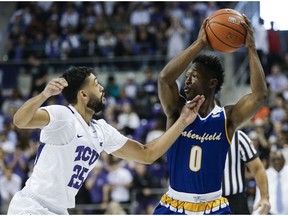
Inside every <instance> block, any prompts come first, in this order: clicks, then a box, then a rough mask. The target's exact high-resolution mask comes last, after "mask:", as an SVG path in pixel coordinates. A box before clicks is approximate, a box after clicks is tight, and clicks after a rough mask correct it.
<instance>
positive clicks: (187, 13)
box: [181, 7, 195, 47]
mask: <svg viewBox="0 0 288 216" xmlns="http://www.w3.org/2000/svg"><path fill="white" fill-rule="evenodd" d="M194 22H195V20H194V17H193V15H192V9H191V7H187V8H185V9H184V16H183V18H182V20H181V23H182V24H183V27H184V28H185V30H186V32H185V44H184V46H185V47H188V46H189V45H190V44H191V43H192V34H193V33H194V32H193V31H194V25H195V23H194Z"/></svg>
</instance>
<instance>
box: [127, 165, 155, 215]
mask: <svg viewBox="0 0 288 216" xmlns="http://www.w3.org/2000/svg"><path fill="white" fill-rule="evenodd" d="M152 187H153V176H152V174H151V173H149V172H147V167H146V165H145V164H139V163H136V167H135V173H134V175H133V189H135V190H136V203H137V208H136V212H135V213H136V214H148V212H147V209H148V208H149V206H150V205H152V206H154V207H155V206H156V204H157V198H155V195H153V193H152Z"/></svg>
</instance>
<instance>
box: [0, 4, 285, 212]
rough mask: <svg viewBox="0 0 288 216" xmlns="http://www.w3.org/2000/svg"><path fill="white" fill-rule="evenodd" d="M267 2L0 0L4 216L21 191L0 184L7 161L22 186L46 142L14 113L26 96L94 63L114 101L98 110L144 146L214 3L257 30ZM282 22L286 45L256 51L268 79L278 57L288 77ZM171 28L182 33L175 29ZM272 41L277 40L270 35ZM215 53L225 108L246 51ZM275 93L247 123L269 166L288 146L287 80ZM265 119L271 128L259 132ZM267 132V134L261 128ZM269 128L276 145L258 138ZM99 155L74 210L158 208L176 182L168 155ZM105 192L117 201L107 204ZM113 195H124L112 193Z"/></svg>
mask: <svg viewBox="0 0 288 216" xmlns="http://www.w3.org/2000/svg"><path fill="white" fill-rule="evenodd" d="M260 6H261V2H259V1H249V2H247V1H240V2H237V1H230V2H229V1H227V2H226V1H219V2H200V1H195V2H193V1H190V2H188V1H184V2H178V1H177V2H176V1H175V2H173V1H167V2H165V1H160V2H156V1H147V2H146V1H144V2H134V1H131V2H120V1H116V2H113V1H107V2H92V1H91V2H44V1H39V2H37V1H30V2H23V1H21V2H16V1H12V2H10V1H9V2H0V20H1V22H0V42H1V43H0V87H1V88H0V90H1V91H0V111H1V113H0V147H1V151H0V153H1V154H0V174H1V175H0V176H1V177H0V194H1V209H2V213H3V214H5V213H6V209H7V204H8V203H9V201H10V199H11V197H12V195H13V193H15V189H11V191H10V194H8V195H7V194H5V193H4V192H2V191H4V190H3V188H5V187H7V188H9V187H10V186H11V184H10V186H8V185H5V184H8V183H7V181H4V180H3V182H4V183H3V184H4V185H3V184H1V182H2V181H1V179H2V178H3V179H5V178H7V176H8V175H9V173H6V169H5V168H7V167H8V168H9V169H10V170H11V171H12V173H13V174H11V173H10V176H11V175H14V176H15V175H17V176H18V178H19V177H20V179H21V184H19V181H17V180H15V187H14V188H18V190H20V189H21V188H22V187H23V185H24V183H25V180H26V179H27V177H28V176H29V175H30V173H31V171H32V169H33V162H34V159H35V152H36V149H37V145H38V144H39V142H38V138H39V131H37V130H33V131H30V130H25V131H24V130H19V129H17V128H15V126H14V125H13V123H12V118H13V114H14V113H15V111H16V110H17V109H18V108H19V107H20V106H21V104H22V103H23V102H24V101H25V100H26V99H27V98H29V97H30V96H32V95H35V94H37V93H39V92H40V91H41V88H43V85H44V86H45V83H47V81H49V80H50V79H52V78H53V77H57V76H59V74H61V73H62V72H63V71H64V70H65V69H66V68H67V67H69V66H81V65H83V66H90V67H93V68H95V73H96V74H97V77H98V80H99V81H100V83H101V84H102V85H103V86H104V87H106V90H107V92H106V95H107V101H108V104H107V107H106V110H105V112H103V113H100V114H99V116H98V117H103V118H105V120H106V121H108V122H109V123H111V124H112V125H114V126H115V127H116V128H117V129H119V130H120V131H121V132H122V133H124V134H126V135H128V136H131V137H133V138H134V139H137V140H139V141H141V142H144V143H145V142H146V141H147V138H149V137H150V136H153V134H152V135H151V133H152V132H155V134H157V135H159V134H161V133H162V132H163V130H164V126H163V122H164V121H165V118H164V116H163V112H162V109H161V106H160V103H159V99H158V97H157V86H156V85H157V84H156V83H157V76H158V74H159V72H160V71H161V69H162V68H163V67H164V66H165V64H166V63H167V61H168V60H169V59H171V58H172V57H173V56H175V55H176V54H177V53H179V52H181V51H182V50H183V49H184V48H185V47H187V46H188V45H189V44H191V43H192V42H193V41H194V40H195V39H196V38H197V35H198V30H199V28H200V25H201V22H202V20H203V19H204V18H205V17H207V16H209V15H210V14H211V13H213V12H214V11H215V10H217V9H220V8H233V9H235V10H237V11H239V12H241V13H244V14H246V15H247V16H248V18H249V19H250V20H251V21H252V23H253V25H254V26H255V27H256V26H257V25H258V20H259V17H260ZM271 10H273V9H271ZM175 17H176V18H175ZM262 18H263V17H262ZM173 19H176V21H173ZM263 19H264V21H265V18H263ZM269 19H270V18H269ZM272 21H273V20H272ZM173 23H174V24H173ZM269 24H270V21H269ZM269 24H268V26H269V28H270V25H269ZM265 26H267V22H266V23H265ZM275 27H276V28H275V29H274V30H273V31H275V32H277V37H278V38H277V40H276V42H278V45H275V47H273V46H270V48H269V49H268V50H267V52H266V51H265V50H264V51H263V50H261V49H262V48H261V47H257V49H258V51H259V52H260V51H261V53H262V54H263V55H261V57H262V58H261V61H262V64H263V67H264V69H265V74H266V76H269V75H270V74H271V67H272V65H274V64H278V65H279V66H280V68H281V72H282V73H283V74H284V76H285V77H286V78H287V74H288V53H287V45H288V35H287V31H285V30H281V31H278V29H277V22H275ZM170 28H175V29H178V31H179V32H176V33H175V34H169V33H168V31H169V29H170ZM267 31H268V28H267ZM266 42H267V43H268V44H269V42H270V44H271V41H268V40H267V41H266ZM209 52H211V51H206V53H209ZM213 54H215V55H218V56H219V57H220V58H221V60H222V61H223V63H224V67H225V80H226V81H225V83H224V86H223V88H222V90H221V93H220V95H219V100H220V101H221V103H222V105H226V104H230V103H233V102H235V101H236V100H237V99H238V98H239V97H241V96H242V95H243V94H245V93H247V92H248V91H250V87H249V85H247V84H248V83H249V72H248V69H249V65H248V59H247V50H246V49H245V48H244V47H243V48H240V49H239V50H238V51H236V52H234V53H232V54H223V53H215V52H213ZM36 80H37V81H36ZM181 83H183V78H181V79H179V88H180V89H181V88H182V86H181ZM269 90H270V96H269V100H268V101H267V104H266V105H265V107H264V108H265V109H264V108H263V110H261V111H260V112H259V113H258V114H259V115H257V116H255V118H253V120H251V122H249V123H247V125H246V126H245V127H244V128H243V130H244V131H245V132H247V134H249V135H250V138H251V139H256V140H255V141H254V142H255V143H256V144H255V146H257V143H258V147H257V150H258V151H259V154H260V156H261V159H262V160H263V163H264V164H265V166H266V167H268V166H269V163H268V162H269V152H270V151H271V149H273V148H278V149H282V150H283V151H284V152H287V151H286V150H287V143H288V142H287V135H285V134H287V131H288V118H287V113H288V112H287V110H288V109H287V101H288V85H287V86H284V88H283V89H282V90H281V91H280V92H279V91H273V89H269ZM278 99H279V100H282V103H281V105H279V106H280V108H281V109H282V111H283V112H284V113H285V114H283V115H277V119H276V120H275V119H273V116H272V115H271V114H272V113H273V111H275V110H276V109H277V111H278V110H279V109H280V108H279V106H278V105H276V101H277V100H278ZM53 103H62V104H65V103H66V102H65V101H64V100H63V98H62V97H61V96H58V97H54V98H52V99H51V100H49V101H48V102H47V104H53ZM127 110H128V111H127ZM125 112H126V113H125ZM123 113H124V114H127V113H129V115H128V116H130V118H131V119H132V120H131V119H130V122H129V123H130V124H127V119H125V120H123V118H121V116H124V115H122V114H123ZM131 113H132V114H131ZM125 116H126V117H127V115H125ZM279 122H280V123H281V130H280V131H276V132H275V130H274V129H273V128H275V127H276V126H275V125H276V124H278V123H279ZM259 126H260V127H263V130H258V129H257V127H259ZM259 131H264V132H263V134H259V133H261V132H259ZM261 135H263V136H262V138H264V139H265V140H266V143H268V144H269V145H268V147H267V145H266V146H264V144H263V143H261V141H259V140H258V141H257V138H259V137H260V136H261ZM155 136H156V135H155ZM262 141H263V140H262ZM267 152H268V153H267ZM111 161H113V162H111ZM101 162H102V163H99V167H97V169H98V170H95V176H96V177H95V178H97V179H98V180H99V182H98V183H97V184H95V185H94V184H92V186H91V184H86V183H85V184H84V186H83V187H82V189H81V190H80V192H79V194H78V195H77V205H76V208H75V209H71V211H70V213H71V214H98V213H101V214H102V213H105V214H151V212H152V210H153V208H154V207H155V205H156V204H157V202H158V201H159V197H160V196H161V195H162V193H164V192H165V191H166V187H167V183H168V179H167V167H166V163H165V155H164V156H163V157H162V158H161V159H160V160H159V161H157V162H156V163H155V164H153V165H149V166H142V165H139V164H136V163H130V162H126V161H122V160H117V161H116V163H115V160H114V158H111V156H108V155H103V156H102V158H101ZM114 164H116V165H115V167H114ZM9 169H8V170H9ZM117 169H119V170H120V171H119V173H121V174H119V176H118V180H119V182H118V183H119V184H121V185H120V186H119V185H118V186H115V185H113V183H112V182H109V177H108V176H109V172H112V171H115V170H117ZM123 170H124V171H123ZM99 173H100V174H99ZM125 173H126V174H125ZM110 174H111V173H110ZM17 176H16V177H15V178H16V179H17ZM89 179H90V180H91V179H93V176H92V177H89ZM94 180H95V179H94ZM16 184H18V186H17V185H16ZM246 186H247V195H248V197H249V207H250V208H251V209H252V205H253V201H254V196H255V181H254V179H253V178H251V177H250V176H249V175H247V185H246ZM107 191H108V192H107ZM287 192H288V191H287ZM105 193H106V195H107V196H108V197H109V198H108V200H106V201H103V197H105V195H103V194H105ZM112 193H114V194H116V195H115V196H112V195H111V194H112ZM117 193H122V194H126V193H127V198H126V199H124V200H121V199H118V196H117ZM97 194H99V195H97ZM56 199H57V198H56Z"/></svg>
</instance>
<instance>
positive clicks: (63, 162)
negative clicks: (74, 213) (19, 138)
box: [25, 105, 128, 209]
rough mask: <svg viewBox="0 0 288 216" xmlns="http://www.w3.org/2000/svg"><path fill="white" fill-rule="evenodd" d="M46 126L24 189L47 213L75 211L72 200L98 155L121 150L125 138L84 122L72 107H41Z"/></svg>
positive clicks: (109, 128) (101, 122)
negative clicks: (47, 114) (43, 111)
mask: <svg viewBox="0 0 288 216" xmlns="http://www.w3.org/2000/svg"><path fill="white" fill-rule="evenodd" d="M42 109H45V110H46V111H47V112H48V113H49V117H50V122H49V124H48V125H47V126H45V127H44V128H43V129H42V130H41V134H40V141H41V144H40V146H39V148H38V153H37V157H36V159H35V166H34V170H33V173H32V175H31V177H30V178H29V179H28V180H27V182H26V186H25V189H26V190H27V189H28V190H29V191H30V192H31V193H32V194H33V196H34V197H36V198H37V200H39V202H40V203H43V205H44V206H46V207H48V208H51V209H59V208H64V209H65V208H66V209H67V208H73V207H75V196H76V194H77V192H78V190H79V189H80V187H81V186H82V184H83V182H84V180H85V179H86V178H87V176H88V173H89V172H90V171H91V170H92V169H93V167H94V166H95V163H97V159H98V158H99V155H100V153H101V152H102V151H106V152H107V153H108V154H110V153H112V152H113V151H116V150H118V149H119V148H121V147H122V146H123V145H124V144H125V143H126V141H127V139H128V138H126V137H125V136H123V135H121V134H120V133H119V132H118V131H117V130H116V129H115V128H113V127H112V126H110V125H108V124H107V123H106V122H105V121H104V120H97V121H96V120H91V121H90V125H87V123H86V122H85V121H84V119H83V118H82V117H81V116H80V114H79V113H78V112H77V110H76V109H74V107H72V106H69V107H66V106H61V105H52V106H47V107H43V108H42Z"/></svg>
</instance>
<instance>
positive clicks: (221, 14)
mask: <svg viewBox="0 0 288 216" xmlns="http://www.w3.org/2000/svg"><path fill="white" fill-rule="evenodd" d="M227 14H231V15H233V16H237V17H239V18H240V19H241V20H243V21H244V18H243V16H242V15H241V14H240V15H239V14H235V13H220V14H215V15H214V16H211V17H209V19H208V20H209V21H210V20H211V19H214V18H215V17H218V16H223V15H227Z"/></svg>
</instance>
